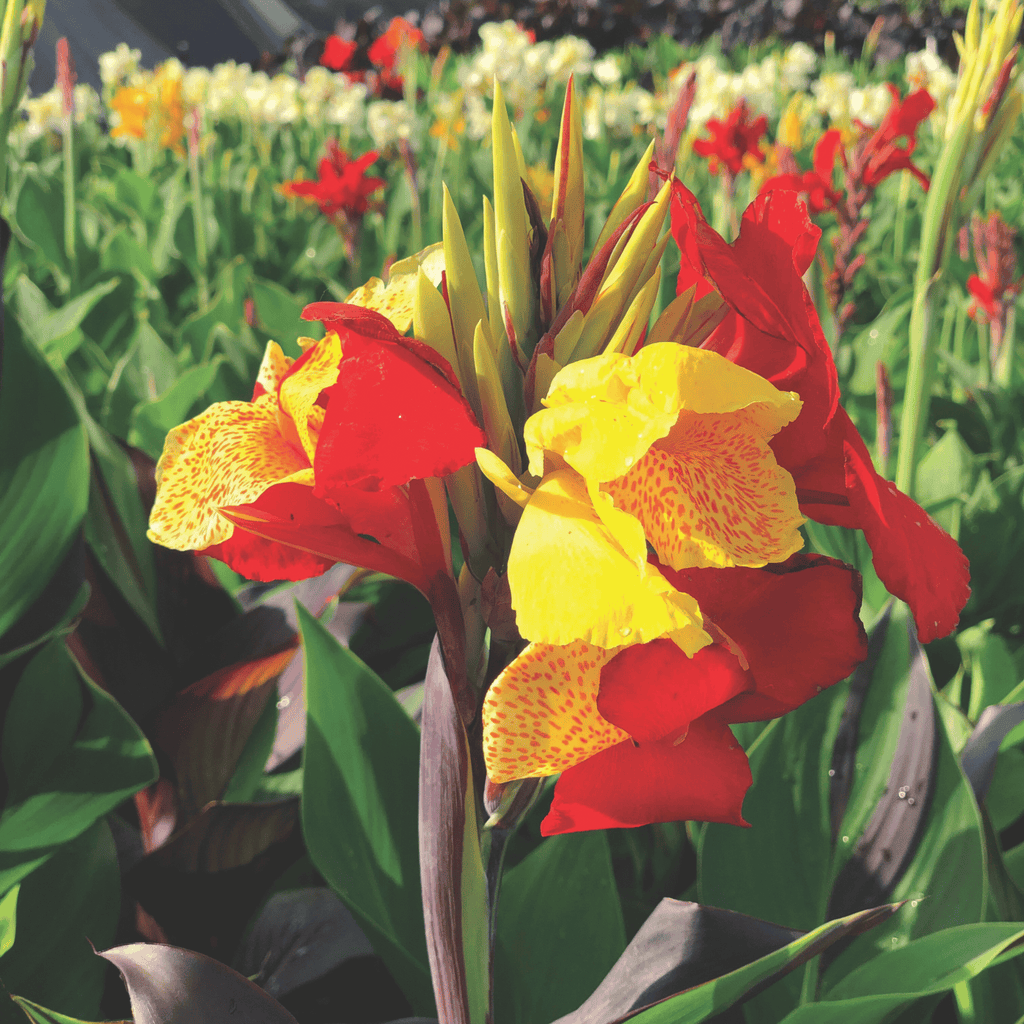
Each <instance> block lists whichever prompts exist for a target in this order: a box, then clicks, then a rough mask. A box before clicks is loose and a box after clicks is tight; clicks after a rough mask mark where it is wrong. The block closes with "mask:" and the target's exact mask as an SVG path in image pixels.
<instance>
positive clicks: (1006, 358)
mask: <svg viewBox="0 0 1024 1024" xmlns="http://www.w3.org/2000/svg"><path fill="white" fill-rule="evenodd" d="M1016 333H1017V307H1016V306H1011V307H1010V311H1009V315H1008V316H1007V318H1006V329H1005V331H1004V333H1003V343H1002V345H1001V346H1000V348H999V355H998V357H997V358H996V365H995V381H996V384H998V385H999V386H1000V387H1001V388H1002V389H1003V390H1004V391H1005V390H1008V389H1009V387H1010V385H1011V384H1012V383H1013V364H1014V362H1015V359H1014V356H1015V349H1016V347H1017V345H1016V340H1017V339H1016V337H1015V335H1016Z"/></svg>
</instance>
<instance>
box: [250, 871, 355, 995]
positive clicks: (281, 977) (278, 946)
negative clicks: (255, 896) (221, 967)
mask: <svg viewBox="0 0 1024 1024" xmlns="http://www.w3.org/2000/svg"><path fill="white" fill-rule="evenodd" d="M372 955H373V946H371V945H370V940H369V939H368V938H367V937H366V936H365V935H364V934H363V931H362V929H361V928H360V927H359V925H358V924H356V921H355V918H354V917H353V916H352V914H351V912H350V911H349V909H348V907H346V906H345V904H344V903H342V902H341V900H339V899H338V897H337V896H335V895H334V893H333V892H332V891H331V890H330V889H328V888H327V887H326V886H325V887H323V888H314V889H293V890H291V891H289V892H279V893H277V894H275V895H274V896H272V897H271V898H270V899H269V900H268V902H267V905H266V906H265V907H264V908H263V910H262V911H261V913H260V916H259V917H258V918H257V919H256V923H255V924H254V925H253V928H252V931H251V933H250V934H249V937H248V938H247V939H246V941H245V943H244V944H243V946H242V948H241V949H240V950H239V953H238V956H237V957H236V958H235V966H236V967H237V969H238V971H239V973H241V974H244V975H246V976H247V977H251V976H253V975H256V977H255V981H256V983H257V984H258V985H259V986H260V987H261V988H263V990H264V991H265V992H269V993H270V994H271V995H272V996H278V997H279V996H283V995H284V994H285V993H287V992H290V991H291V990H292V989H294V988H297V987H298V986H299V985H304V984H306V983H307V982H309V981H313V980H315V979H316V978H319V977H322V976H323V975H324V974H326V973H327V972H328V971H331V970H333V969H334V968H335V967H337V966H338V965H339V964H341V963H344V962H345V961H346V960H350V959H352V958H353V957H357V956H372Z"/></svg>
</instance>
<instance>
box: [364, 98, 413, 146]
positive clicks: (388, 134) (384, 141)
mask: <svg viewBox="0 0 1024 1024" xmlns="http://www.w3.org/2000/svg"><path fill="white" fill-rule="evenodd" d="M415 127H416V114H415V113H414V112H413V110H412V109H411V108H410V107H409V104H408V103H406V102H405V100H398V101H397V102H392V101H391V100H375V101H374V102H373V103H370V104H369V105H368V106H367V108H366V130H367V131H368V132H369V133H370V138H371V139H372V140H373V145H374V148H375V149H385V148H387V147H388V146H391V145H394V144H395V143H396V142H398V140H399V139H408V138H410V137H411V136H412V133H413V129H414V128H415Z"/></svg>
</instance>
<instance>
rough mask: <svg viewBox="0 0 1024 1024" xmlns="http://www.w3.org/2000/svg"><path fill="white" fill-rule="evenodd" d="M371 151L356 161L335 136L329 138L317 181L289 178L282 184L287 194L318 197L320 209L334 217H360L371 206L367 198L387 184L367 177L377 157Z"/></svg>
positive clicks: (381, 180) (378, 179) (374, 152)
mask: <svg viewBox="0 0 1024 1024" xmlns="http://www.w3.org/2000/svg"><path fill="white" fill-rule="evenodd" d="M377 156H378V154H377V152H376V150H370V152H369V153H364V154H363V155H362V156H360V157H357V158H356V159H355V160H350V159H349V157H348V154H347V153H346V152H345V151H344V150H343V149H342V148H341V147H340V146H339V145H338V143H337V142H335V141H334V139H328V141H327V156H326V157H324V158H323V159H322V160H321V161H320V167H319V177H318V178H317V180H316V181H298V180H296V181H286V182H285V183H284V184H283V185H282V186H281V191H282V192H283V193H284V194H285V195H290V196H305V197H306V198H308V199H314V200H316V203H317V206H319V207H320V210H321V212H322V213H323V214H324V215H325V216H327V217H331V218H334V217H336V216H338V215H339V214H340V215H343V216H345V217H347V218H349V219H358V218H360V217H362V215H363V214H364V213H366V211H367V209H369V205H370V204H369V201H368V199H367V197H368V196H369V195H371V194H372V193H373V192H376V191H377V189H379V188H382V187H383V185H384V179H383V178H375V177H371V176H368V175H367V173H366V171H367V168H369V166H370V165H371V164H372V163H374V162H375V161H376V160H377Z"/></svg>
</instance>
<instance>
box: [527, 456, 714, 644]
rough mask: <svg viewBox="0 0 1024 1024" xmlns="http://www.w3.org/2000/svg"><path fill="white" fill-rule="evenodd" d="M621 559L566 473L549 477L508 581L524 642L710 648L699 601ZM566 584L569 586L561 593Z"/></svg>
mask: <svg viewBox="0 0 1024 1024" xmlns="http://www.w3.org/2000/svg"><path fill="white" fill-rule="evenodd" d="M635 555H636V552H635V551H634V552H630V553H627V552H626V551H624V550H623V548H622V547H621V546H620V544H619V543H618V541H617V540H616V539H615V535H614V534H613V533H612V531H611V530H609V529H608V527H607V526H606V525H605V524H604V522H603V521H602V519H601V516H600V515H599V514H598V512H597V511H596V510H595V508H594V505H593V503H592V502H591V499H590V496H589V494H588V492H587V485H586V483H585V482H584V481H583V479H582V478H581V477H580V476H579V475H578V474H577V473H574V472H573V471H572V470H569V469H563V470H557V471H556V472H554V473H549V474H548V475H547V476H546V477H545V478H544V479H543V480H542V481H541V482H540V484H539V486H538V487H537V489H536V490H535V491H534V493H533V495H532V496H531V498H530V501H529V503H528V504H527V506H526V508H525V510H524V511H523V516H522V519H521V520H520V521H519V526H518V528H517V529H516V534H515V537H514V539H513V541H512V551H511V553H510V555H509V561H508V579H509V586H510V589H511V592H512V607H513V608H514V609H515V611H516V622H517V624H518V626H519V632H520V633H521V634H522V635H523V636H524V637H525V638H526V639H528V640H535V641H538V642H543V643H553V644H568V643H572V642H573V641H576V640H586V641H587V642H588V643H591V644H593V645H595V646H596V647H603V648H611V647H622V646H624V645H627V644H632V643H640V642H643V641H647V640H654V639H656V638H658V637H662V636H666V635H670V634H671V635H672V636H673V639H674V640H676V642H677V643H678V644H679V646H680V647H681V648H683V650H685V651H686V652H687V653H688V654H693V653H695V652H696V651H698V650H700V648H701V647H704V646H705V645H706V644H708V643H710V637H709V636H708V634H707V633H705V632H704V630H703V628H702V622H703V620H702V618H701V614H700V609H699V608H698V607H697V602H696V601H695V600H694V599H693V598H692V597H690V595H689V594H683V593H681V592H680V591H677V590H676V589H675V588H674V587H673V586H672V585H671V584H670V583H669V582H668V580H666V579H665V577H664V576H662V575H661V573H659V572H658V571H657V570H656V569H655V568H654V567H653V566H649V565H647V564H646V562H645V563H644V564H643V567H642V571H641V570H640V569H638V567H637V564H636V561H635ZM567 584H569V586H567Z"/></svg>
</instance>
